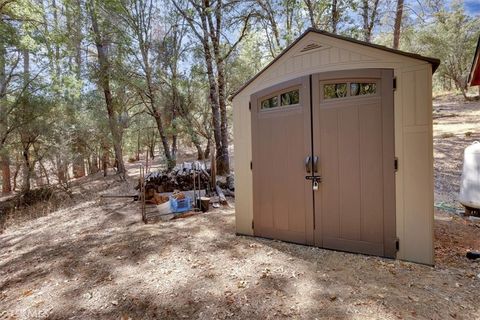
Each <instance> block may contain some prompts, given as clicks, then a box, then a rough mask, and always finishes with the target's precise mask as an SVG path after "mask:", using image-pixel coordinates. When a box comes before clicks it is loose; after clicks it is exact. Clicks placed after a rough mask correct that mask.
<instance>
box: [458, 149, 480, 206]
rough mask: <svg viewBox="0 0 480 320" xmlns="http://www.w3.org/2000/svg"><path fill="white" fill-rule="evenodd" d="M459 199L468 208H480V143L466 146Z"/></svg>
mask: <svg viewBox="0 0 480 320" xmlns="http://www.w3.org/2000/svg"><path fill="white" fill-rule="evenodd" d="M458 201H460V203H461V204H462V205H463V206H464V207H465V208H466V209H470V208H472V209H480V143H479V142H478V141H475V142H474V143H472V144H471V145H469V146H468V147H466V148H465V152H464V154H463V171H462V180H461V182H460V195H459V197H458Z"/></svg>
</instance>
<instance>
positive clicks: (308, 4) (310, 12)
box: [304, 0, 317, 28]
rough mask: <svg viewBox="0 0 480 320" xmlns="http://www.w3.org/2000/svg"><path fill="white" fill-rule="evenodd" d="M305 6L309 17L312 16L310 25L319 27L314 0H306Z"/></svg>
mask: <svg viewBox="0 0 480 320" xmlns="http://www.w3.org/2000/svg"><path fill="white" fill-rule="evenodd" d="M304 2H305V6H306V7H307V11H308V17H309V18H310V26H311V27H312V28H317V24H316V23H315V12H314V10H315V9H314V6H313V3H312V0H304Z"/></svg>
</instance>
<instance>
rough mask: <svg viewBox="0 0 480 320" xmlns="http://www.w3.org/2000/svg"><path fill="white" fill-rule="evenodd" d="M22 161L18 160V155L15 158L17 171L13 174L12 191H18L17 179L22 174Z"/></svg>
mask: <svg viewBox="0 0 480 320" xmlns="http://www.w3.org/2000/svg"><path fill="white" fill-rule="evenodd" d="M20 167H21V165H20V159H19V158H18V153H17V154H16V156H15V171H14V172H13V188H12V190H13V191H15V190H17V177H18V173H19V172H20Z"/></svg>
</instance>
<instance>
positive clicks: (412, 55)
mask: <svg viewBox="0 0 480 320" xmlns="http://www.w3.org/2000/svg"><path fill="white" fill-rule="evenodd" d="M310 32H313V33H317V34H321V35H324V36H328V37H332V38H336V39H340V40H344V41H348V42H352V43H356V44H360V45H363V46H367V47H371V48H375V49H379V50H382V51H387V52H390V53H394V54H399V55H402V56H406V57H409V58H413V59H418V60H423V61H427V62H429V63H430V64H431V65H432V72H435V70H437V68H438V66H439V65H440V60H439V59H436V58H431V57H425V56H422V55H419V54H416V53H410V52H406V51H401V50H396V49H392V48H389V47H385V46H381V45H378V44H374V43H369V42H365V41H361V40H357V39H354V38H350V37H346V36H341V35H338V34H334V33H330V32H327V31H324V30H319V29H315V28H308V29H307V30H306V31H305V32H304V33H303V34H302V35H301V36H300V37H298V38H297V39H296V40H295V41H293V42H292V43H291V44H290V45H289V46H288V47H286V48H285V49H284V50H283V51H282V52H281V53H280V54H279V55H278V56H276V57H275V59H273V60H272V61H270V63H269V64H267V65H266V66H265V67H264V68H263V69H262V70H260V71H259V72H258V73H257V74H256V75H254V76H253V77H252V78H250V80H248V81H247V82H245V83H244V84H243V85H242V86H241V87H240V88H239V89H238V90H237V91H235V92H234V93H233V94H232V95H231V96H230V100H231V99H233V98H234V97H235V96H236V95H237V94H239V93H240V92H241V91H242V90H243V89H245V88H246V87H247V86H248V85H249V84H250V83H252V82H253V81H254V80H255V79H256V78H258V77H259V76H260V75H261V74H262V73H263V72H264V71H265V70H267V69H268V68H269V67H270V66H271V65H272V64H274V63H275V62H276V61H277V60H278V59H280V58H281V57H282V56H283V55H284V54H285V53H287V52H288V51H289V50H290V49H291V48H293V47H294V46H295V45H296V44H297V43H298V42H299V41H300V40H302V39H303V38H304V37H305V36H306V35H307V34H308V33H310ZM477 51H478V47H477Z"/></svg>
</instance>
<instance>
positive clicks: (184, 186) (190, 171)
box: [137, 162, 212, 193]
mask: <svg viewBox="0 0 480 320" xmlns="http://www.w3.org/2000/svg"><path fill="white" fill-rule="evenodd" d="M194 178H195V181H194ZM194 183H195V185H194ZM137 188H139V186H138V187H137ZM151 189H153V190H155V191H156V192H158V193H164V192H173V191H175V190H183V191H186V190H194V189H196V190H198V189H206V190H207V192H210V191H211V190H212V187H211V185H210V169H209V168H207V166H206V165H205V163H202V162H184V163H182V164H179V165H177V166H175V168H174V169H173V170H172V171H170V172H151V173H149V174H147V175H146V176H145V190H146V192H148V190H151Z"/></svg>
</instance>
